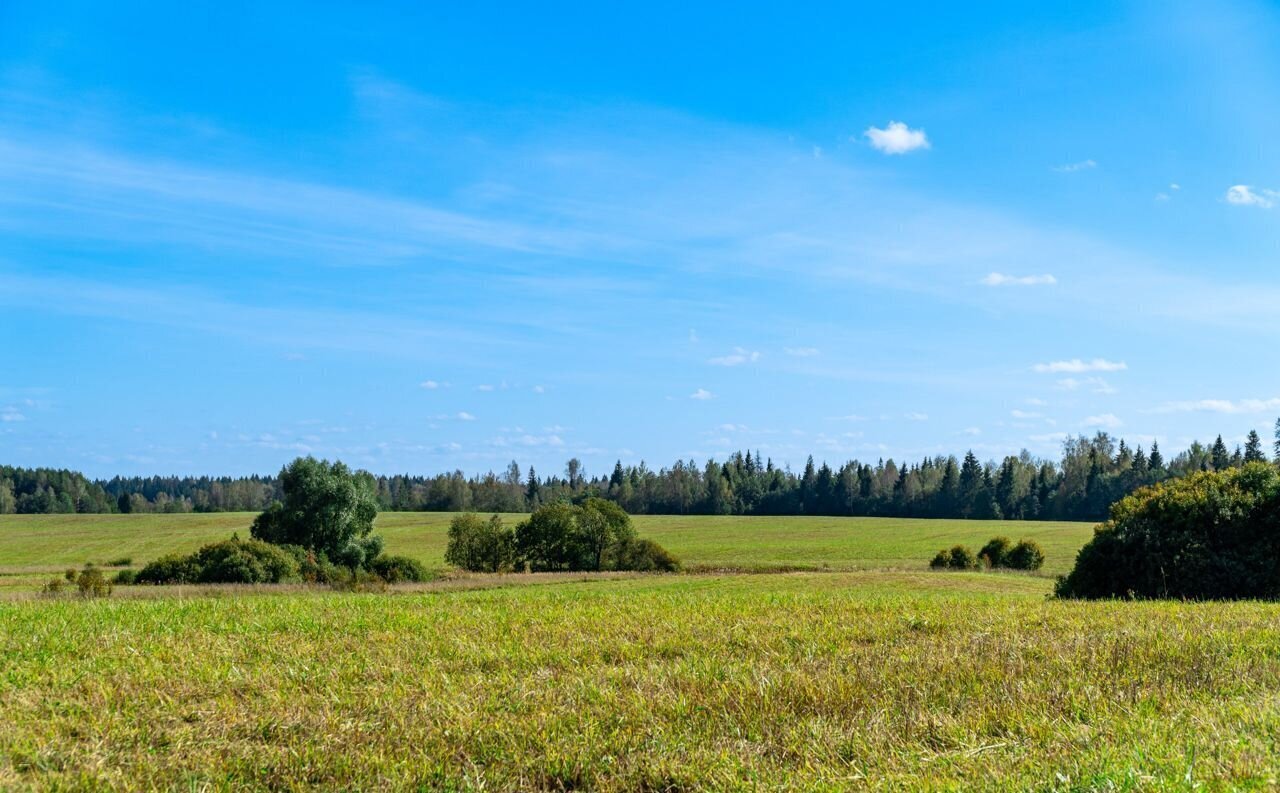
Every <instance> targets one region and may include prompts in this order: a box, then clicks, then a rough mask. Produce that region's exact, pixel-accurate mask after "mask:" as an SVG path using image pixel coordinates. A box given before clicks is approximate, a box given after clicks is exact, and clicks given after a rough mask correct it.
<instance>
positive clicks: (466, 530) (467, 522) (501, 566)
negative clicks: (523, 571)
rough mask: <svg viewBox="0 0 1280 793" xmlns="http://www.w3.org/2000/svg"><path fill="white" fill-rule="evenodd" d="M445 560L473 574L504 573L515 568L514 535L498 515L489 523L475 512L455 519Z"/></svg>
mask: <svg viewBox="0 0 1280 793" xmlns="http://www.w3.org/2000/svg"><path fill="white" fill-rule="evenodd" d="M444 560H445V561H446V562H448V563H449V564H451V565H456V566H457V567H461V568H462V569H463V570H471V571H473V572H482V573H501V572H505V571H507V570H510V569H511V568H512V567H513V566H514V565H515V535H514V534H513V532H512V531H511V529H509V528H507V527H505V526H504V525H503V524H502V518H500V517H498V516H497V515H494V516H492V517H490V518H489V519H488V520H485V519H484V518H482V517H480V516H479V515H477V514H475V513H474V512H465V513H463V514H461V515H456V516H454V518H453V520H452V521H450V522H449V545H448V547H447V548H446V549H445V552H444Z"/></svg>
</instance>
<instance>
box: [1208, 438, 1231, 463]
mask: <svg viewBox="0 0 1280 793" xmlns="http://www.w3.org/2000/svg"><path fill="white" fill-rule="evenodd" d="M1209 459H1210V462H1212V463H1213V470H1215V471H1225V470H1227V469H1228V468H1230V467H1231V455H1230V453H1229V452H1228V451H1227V444H1225V443H1223V442H1222V436H1221V435H1219V436H1218V439H1217V440H1216V441H1214V442H1213V448H1212V449H1210V451H1209Z"/></svg>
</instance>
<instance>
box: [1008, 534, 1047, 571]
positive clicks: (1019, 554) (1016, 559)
mask: <svg viewBox="0 0 1280 793" xmlns="http://www.w3.org/2000/svg"><path fill="white" fill-rule="evenodd" d="M1004 566H1005V567H1009V568H1012V569H1014V570H1039V569H1040V568H1041V567H1043V566H1044V551H1042V550H1040V546H1039V545H1038V544H1037V543H1036V541H1035V540H1019V541H1018V544H1017V545H1015V546H1013V548H1011V549H1009V552H1008V553H1007V554H1006V555H1005V558H1004Z"/></svg>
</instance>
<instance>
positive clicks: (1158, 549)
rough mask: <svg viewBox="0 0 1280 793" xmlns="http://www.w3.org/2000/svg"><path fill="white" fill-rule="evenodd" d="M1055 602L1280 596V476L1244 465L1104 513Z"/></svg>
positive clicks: (1159, 488) (1155, 490) (1173, 484)
mask: <svg viewBox="0 0 1280 793" xmlns="http://www.w3.org/2000/svg"><path fill="white" fill-rule="evenodd" d="M1057 593H1058V595H1059V596H1061V597H1077V598H1113V597H1115V598H1185V599H1192V600H1208V599H1229V598H1262V599H1267V600H1274V599H1276V598H1277V597H1280V475H1278V474H1277V472H1276V469H1275V467H1273V466H1270V465H1266V464H1264V463H1262V462H1250V463H1248V464H1246V465H1244V466H1243V467H1240V468H1226V469H1224V470H1221V471H1201V472H1198V473H1194V474H1192V475H1190V476H1188V477H1185V478H1183V479H1179V480H1174V481H1169V482H1165V483H1162V484H1159V485H1155V486H1153V487H1150V488H1145V489H1143V490H1140V491H1138V492H1137V493H1134V494H1132V495H1130V496H1127V497H1126V498H1124V499H1122V500H1121V501H1120V502H1119V503H1117V504H1116V505H1115V506H1113V507H1112V508H1111V518H1110V519H1109V520H1108V521H1107V522H1106V523H1104V524H1103V525H1101V526H1099V527H1098V528H1097V529H1096V530H1095V531H1094V536H1093V539H1092V540H1090V541H1089V543H1088V544H1086V545H1085V546H1084V548H1082V549H1081V550H1080V553H1079V555H1078V556H1077V557H1076V563H1075V567H1074V568H1073V569H1072V571H1071V573H1070V574H1069V575H1067V576H1065V577H1063V578H1062V579H1061V580H1060V581H1059V582H1058V586H1057Z"/></svg>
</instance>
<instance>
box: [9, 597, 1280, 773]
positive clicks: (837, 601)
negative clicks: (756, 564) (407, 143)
mask: <svg viewBox="0 0 1280 793" xmlns="http://www.w3.org/2000/svg"><path fill="white" fill-rule="evenodd" d="M1045 589H1046V582H1045V579H1042V578H1033V577H1027V576H1017V575H996V574H982V573H953V574H943V573H927V572H916V573H911V572H851V573H799V574H790V575H767V576H760V575H748V576H741V575H738V576H659V577H638V578H627V579H622V580H613V581H595V582H591V583H558V584H553V585H549V586H532V587H531V586H518V587H509V588H502V589H494V590H489V591H480V592H475V591H471V592H444V593H418V594H394V593H393V594H340V593H334V592H326V591H321V590H315V591H311V592H304V593H294V594H287V595H276V596H246V597H234V598H232V597H223V598H195V599H177V598H167V599H163V600H116V599H110V600H102V601H90V602H83V601H79V600H61V601H47V600H30V601H22V602H12V601H11V602H0V701H3V702H4V703H5V706H4V712H5V718H4V721H5V725H4V727H3V728H0V787H3V788H27V787H38V788H93V789H101V788H116V789H122V790H124V789H141V788H147V789H152V788H162V789H177V788H182V789H191V790H220V789H243V788H254V789H297V788H302V787H321V788H326V789H366V790H373V789H406V788H407V789H462V788H470V787H475V788H480V787H483V788H484V789H489V790H530V789H582V788H588V789H599V790H691V789H699V788H707V787H710V788H716V789H725V788H739V789H758V788H766V789H815V788H817V789H829V790H838V789H848V788H850V787H855V788H860V787H873V788H892V789H922V788H930V789H938V788H949V789H964V790H978V789H991V788H1000V789H1018V790H1025V789H1064V790H1066V789H1071V790H1086V789H1089V790H1098V789H1104V790H1112V789H1119V790H1132V789H1162V790H1163V789H1167V790H1174V789H1187V790H1192V789H1196V788H1197V787H1201V788H1202V789H1221V788H1226V787H1233V788H1234V787H1259V788H1260V787H1267V786H1274V785H1275V784H1276V780H1277V774H1278V773H1280V751H1278V749H1280V747H1278V746H1277V736H1280V695H1277V691H1280V606H1275V605H1270V604H1257V603H1235V604H1222V603H1214V604H1198V605H1197V604H1182V603H1079V602H1061V601H1047V600H1046V599H1045V598H1044V592H1045Z"/></svg>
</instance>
